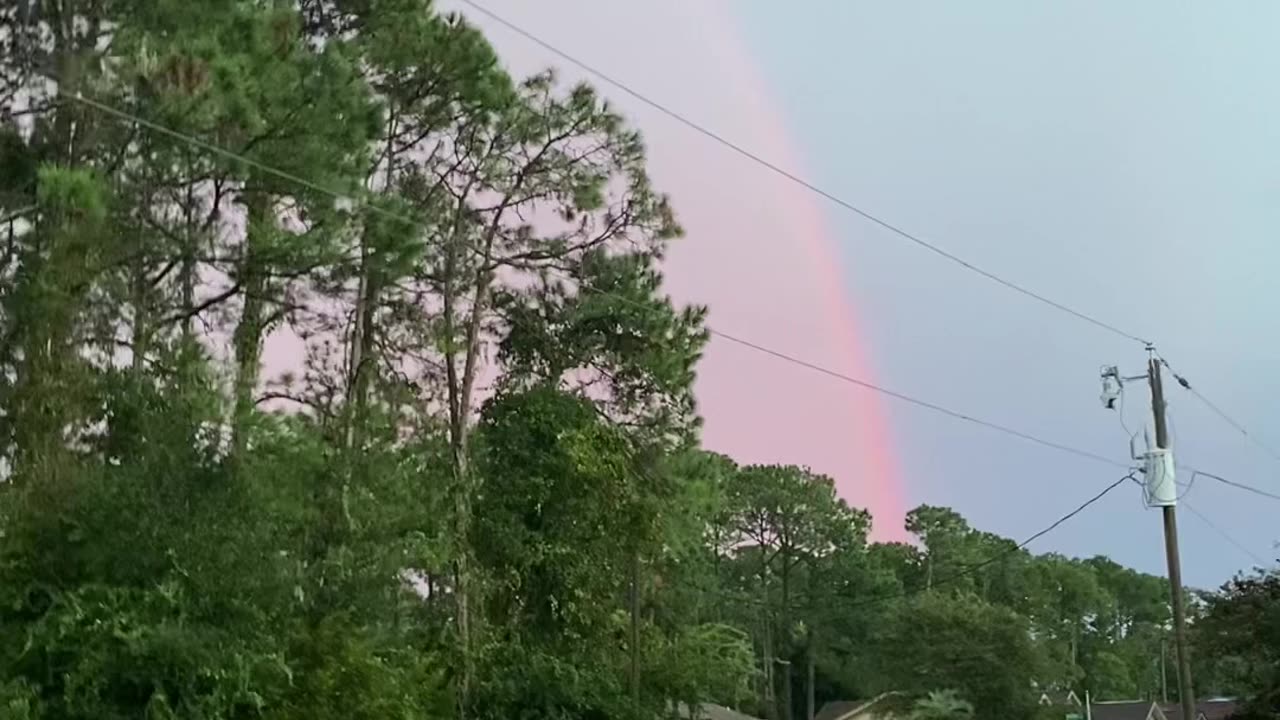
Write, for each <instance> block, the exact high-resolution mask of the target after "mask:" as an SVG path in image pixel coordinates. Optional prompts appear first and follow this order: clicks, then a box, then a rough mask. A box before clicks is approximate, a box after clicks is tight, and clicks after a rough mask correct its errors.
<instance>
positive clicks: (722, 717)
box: [680, 703, 756, 720]
mask: <svg viewBox="0 0 1280 720" xmlns="http://www.w3.org/2000/svg"><path fill="white" fill-rule="evenodd" d="M680 717H682V718H687V717H689V711H688V709H687V708H684V707H681V708H680ZM698 720H756V718H753V717H751V716H750V715H744V714H742V713H740V712H738V711H737V710H730V709H729V708H727V707H722V706H720V705H711V704H710V703H704V704H702V705H699V706H698Z"/></svg>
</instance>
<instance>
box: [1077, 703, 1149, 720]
mask: <svg viewBox="0 0 1280 720" xmlns="http://www.w3.org/2000/svg"><path fill="white" fill-rule="evenodd" d="M1090 705H1091V708H1090V714H1091V715H1092V717H1093V720H1167V718H1165V717H1163V716H1162V715H1161V713H1160V708H1159V707H1158V706H1157V705H1156V704H1155V703H1153V702H1151V701H1150V700H1133V701H1128V702H1095V703H1091V704H1090Z"/></svg>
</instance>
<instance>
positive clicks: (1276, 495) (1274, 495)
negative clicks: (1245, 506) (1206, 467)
mask: <svg viewBox="0 0 1280 720" xmlns="http://www.w3.org/2000/svg"><path fill="white" fill-rule="evenodd" d="M1197 475H1198V476H1200V477H1207V478H1209V479H1210V480H1217V481H1218V482H1220V483H1222V484H1223V485H1230V486H1231V487H1233V488H1236V489H1238V490H1244V491H1245V492H1250V493H1253V494H1254V495H1257V496H1259V497H1264V498H1269V499H1271V500H1280V493H1273V492H1269V491H1267V490H1263V489H1262V488H1258V487H1254V486H1253V485H1248V484H1246V483H1242V482H1238V481H1236V480H1229V479H1227V478H1224V477H1222V476H1221V475H1214V474H1213V473H1207V472H1205V471H1203V470H1195V469H1192V476H1191V477H1192V478H1193V479H1194V478H1195V477H1196V476H1197Z"/></svg>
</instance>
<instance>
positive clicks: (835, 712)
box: [813, 692, 899, 720]
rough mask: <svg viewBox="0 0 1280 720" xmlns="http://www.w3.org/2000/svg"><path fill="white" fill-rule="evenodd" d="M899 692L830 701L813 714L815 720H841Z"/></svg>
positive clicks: (896, 695) (895, 695)
mask: <svg viewBox="0 0 1280 720" xmlns="http://www.w3.org/2000/svg"><path fill="white" fill-rule="evenodd" d="M898 695H899V694H898V693H892V692H887V693H884V694H883V695H877V696H876V697H874V698H872V699H870V700H856V701H848V700H839V701H836V702H829V703H827V704H826V705H823V706H822V709H821V710H819V711H818V714H817V715H814V716H813V720H841V718H844V717H846V716H849V715H852V714H854V713H856V712H859V711H862V710H868V709H870V708H871V706H872V705H877V704H879V703H881V702H883V701H885V700H888V699H890V698H894V697H898Z"/></svg>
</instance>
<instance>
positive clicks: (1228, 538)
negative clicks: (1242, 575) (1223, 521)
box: [1182, 502, 1270, 567]
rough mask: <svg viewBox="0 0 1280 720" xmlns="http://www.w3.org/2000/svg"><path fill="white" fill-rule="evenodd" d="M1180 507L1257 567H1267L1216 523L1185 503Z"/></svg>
mask: <svg viewBox="0 0 1280 720" xmlns="http://www.w3.org/2000/svg"><path fill="white" fill-rule="evenodd" d="M1182 506H1183V507H1185V508H1186V509H1187V510H1189V511H1190V512H1191V514H1192V515H1195V516H1196V517H1197V518H1198V519H1199V520H1200V522H1202V523H1204V524H1205V525H1207V526H1208V527H1209V529H1210V530H1212V531H1214V532H1215V533H1217V534H1218V536H1219V537H1221V538H1222V539H1223V540H1226V541H1227V542H1228V543H1230V544H1231V545H1233V546H1234V547H1235V548H1236V549H1237V550H1239V551H1240V552H1242V553H1244V554H1245V555H1248V556H1249V557H1251V558H1253V560H1254V561H1255V562H1257V563H1258V565H1259V566H1261V567H1267V566H1268V565H1269V564H1270V563H1268V562H1267V561H1266V560H1264V559H1263V558H1262V556H1261V555H1259V554H1258V553H1256V552H1254V551H1252V550H1250V549H1249V547H1248V546H1246V545H1245V544H1244V543H1242V542H1240V541H1239V540H1237V539H1235V538H1234V537H1232V536H1231V534H1230V533H1228V532H1227V531H1226V530H1223V529H1222V528H1221V527H1219V526H1218V524H1217V523H1215V522H1213V521H1212V520H1210V519H1209V518H1208V516H1206V515H1205V514H1204V513H1202V512H1200V511H1199V510H1197V509H1195V508H1194V507H1192V506H1191V505H1190V504H1188V503H1185V502H1184V503H1182Z"/></svg>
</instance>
